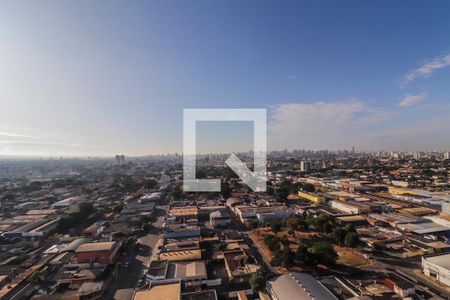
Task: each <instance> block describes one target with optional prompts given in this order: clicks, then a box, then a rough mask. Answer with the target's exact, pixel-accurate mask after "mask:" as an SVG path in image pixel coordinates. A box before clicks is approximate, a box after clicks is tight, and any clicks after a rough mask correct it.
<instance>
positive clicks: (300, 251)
mask: <svg viewBox="0 0 450 300" xmlns="http://www.w3.org/2000/svg"><path fill="white" fill-rule="evenodd" d="M295 259H296V260H297V261H298V262H300V263H306V262H307V259H308V246H306V245H305V244H303V243H302V242H301V241H299V242H298V248H297V251H296V252H295Z"/></svg>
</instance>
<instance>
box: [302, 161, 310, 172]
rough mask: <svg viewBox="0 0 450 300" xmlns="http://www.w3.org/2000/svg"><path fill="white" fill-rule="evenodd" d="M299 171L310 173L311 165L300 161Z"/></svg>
mask: <svg viewBox="0 0 450 300" xmlns="http://www.w3.org/2000/svg"><path fill="white" fill-rule="evenodd" d="M300 171H302V172H309V171H311V163H310V162H309V161H306V160H302V161H301V162H300Z"/></svg>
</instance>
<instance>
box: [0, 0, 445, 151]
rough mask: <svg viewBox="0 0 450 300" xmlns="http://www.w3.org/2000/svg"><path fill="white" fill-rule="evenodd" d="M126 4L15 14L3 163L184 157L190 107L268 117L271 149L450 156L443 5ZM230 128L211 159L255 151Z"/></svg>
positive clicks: (7, 29) (1, 128)
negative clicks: (14, 159) (9, 159)
mask: <svg viewBox="0 0 450 300" xmlns="http://www.w3.org/2000/svg"><path fill="white" fill-rule="evenodd" d="M114 4H115V5H110V2H95V3H88V2H79V3H70V2H56V1H55V2H53V1H43V2H39V3H27V4H25V3H18V2H8V3H4V4H3V5H2V6H3V9H2V10H1V11H0V38H1V41H2V46H1V47H0V66H1V68H0V100H1V104H2V109H1V110H0V156H96V155H97V156H112V155H115V154H117V153H124V154H126V155H128V156H141V155H147V154H158V153H175V152H178V153H181V150H182V113H183V109H184V108H267V110H268V124H267V126H268V150H283V149H302V148H303V149H313V150H319V149H350V148H351V147H352V146H355V147H356V148H357V149H362V150H372V149H373V150H381V149H385V150H394V151H395V150H410V151H424V150H446V151H448V150H450V133H449V131H448V128H450V105H449V103H450V101H449V100H448V98H449V95H450V85H449V84H448V82H449V79H450V40H449V39H448V38H446V36H447V35H446V34H447V32H448V30H449V29H450V20H449V19H448V18H446V16H445V12H446V11H448V9H449V8H450V4H448V3H447V2H445V1H437V2H435V3H434V5H433V6H430V5H426V3H423V2H419V1H411V2H408V5H406V4H404V3H400V2H399V3H392V2H388V1H380V2H377V3H361V2H358V1H350V2H346V3H345V4H342V3H328V4H327V5H324V4H322V5H321V4H319V3H306V2H294V1H288V2H286V3H283V4H280V3H274V2H268V1H267V2H260V1H258V2H257V1H249V2H246V3H238V2H231V3H225V2H223V3H214V4H212V3H208V2H207V1H198V2H195V3H183V2H177V1H174V2H166V1H164V2H163V1H155V2H136V3H133V4H131V5H124V4H123V3H120V2H116V3H114ZM230 126H231V129H230V127H229V126H228V125H226V126H225V127H224V128H228V129H227V130H224V129H218V128H217V126H213V125H211V124H210V126H207V127H206V128H203V129H200V130H202V131H201V133H202V134H203V136H205V137H206V142H205V143H204V145H203V146H202V147H203V149H204V152H208V151H218V152H230V151H240V150H247V148H248V145H250V144H251V143H252V142H251V141H249V138H251V136H250V137H249V136H248V134H249V130H248V129H249V128H248V126H247V125H245V124H244V125H242V126H240V125H230ZM217 131H219V133H217ZM230 133H231V134H230ZM225 140H227V141H229V142H228V143H226V142H225ZM230 140H231V141H230ZM209 141H214V142H213V143H208V142H209ZM216 141H218V142H216ZM208 144H210V146H208Z"/></svg>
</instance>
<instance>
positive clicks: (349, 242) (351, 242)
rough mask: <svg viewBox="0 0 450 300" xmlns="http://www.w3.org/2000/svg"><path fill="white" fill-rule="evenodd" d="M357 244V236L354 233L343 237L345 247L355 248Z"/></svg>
mask: <svg viewBox="0 0 450 300" xmlns="http://www.w3.org/2000/svg"><path fill="white" fill-rule="evenodd" d="M357 242H358V234H357V233H356V232H348V233H347V235H346V236H345V246H347V247H355V245H356V243H357Z"/></svg>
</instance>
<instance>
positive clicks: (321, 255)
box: [309, 241, 338, 265]
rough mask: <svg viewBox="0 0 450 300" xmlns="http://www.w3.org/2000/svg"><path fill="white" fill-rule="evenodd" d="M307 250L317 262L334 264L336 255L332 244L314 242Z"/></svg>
mask: <svg viewBox="0 0 450 300" xmlns="http://www.w3.org/2000/svg"><path fill="white" fill-rule="evenodd" d="M309 252H310V253H311V254H312V255H313V256H314V257H313V258H314V260H315V261H316V262H317V263H322V264H325V265H334V264H335V263H336V260H337V257H338V255H337V253H336V251H334V248H333V245H331V244H330V243H328V242H324V241H320V242H317V243H315V244H314V245H313V246H312V247H311V249H309Z"/></svg>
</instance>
